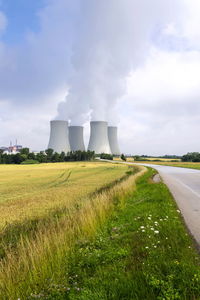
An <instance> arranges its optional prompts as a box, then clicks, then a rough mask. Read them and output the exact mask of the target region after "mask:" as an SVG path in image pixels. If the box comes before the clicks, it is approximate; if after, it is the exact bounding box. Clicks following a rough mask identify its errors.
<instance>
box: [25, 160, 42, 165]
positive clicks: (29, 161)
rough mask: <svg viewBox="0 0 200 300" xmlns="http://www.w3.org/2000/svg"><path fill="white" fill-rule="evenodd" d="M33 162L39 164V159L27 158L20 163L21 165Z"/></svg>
mask: <svg viewBox="0 0 200 300" xmlns="http://www.w3.org/2000/svg"><path fill="white" fill-rule="evenodd" d="M35 164H39V161H38V160H35V159H27V160H25V161H23V162H22V163H21V165H35Z"/></svg>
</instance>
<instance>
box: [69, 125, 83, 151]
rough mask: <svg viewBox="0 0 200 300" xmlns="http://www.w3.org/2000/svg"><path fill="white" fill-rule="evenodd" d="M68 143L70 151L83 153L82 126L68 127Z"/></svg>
mask: <svg viewBox="0 0 200 300" xmlns="http://www.w3.org/2000/svg"><path fill="white" fill-rule="evenodd" d="M69 143H70V148H71V151H78V150H81V151H85V145H84V140H83V127H82V126H70V127H69Z"/></svg>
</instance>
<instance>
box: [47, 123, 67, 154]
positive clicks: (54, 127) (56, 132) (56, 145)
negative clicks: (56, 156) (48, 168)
mask: <svg viewBox="0 0 200 300" xmlns="http://www.w3.org/2000/svg"><path fill="white" fill-rule="evenodd" d="M50 128H51V129H50V139H49V145H48V149H53V150H54V152H57V153H61V152H65V153H68V152H70V151H71V148H70V144H69V128H68V122H67V121H60V120H55V121H51V122H50Z"/></svg>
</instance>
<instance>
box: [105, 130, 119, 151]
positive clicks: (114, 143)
mask: <svg viewBox="0 0 200 300" xmlns="http://www.w3.org/2000/svg"><path fill="white" fill-rule="evenodd" d="M108 139H109V143H110V149H111V152H112V154H113V155H120V154H121V153H120V149H119V144H118V137H117V127H113V126H109V127H108Z"/></svg>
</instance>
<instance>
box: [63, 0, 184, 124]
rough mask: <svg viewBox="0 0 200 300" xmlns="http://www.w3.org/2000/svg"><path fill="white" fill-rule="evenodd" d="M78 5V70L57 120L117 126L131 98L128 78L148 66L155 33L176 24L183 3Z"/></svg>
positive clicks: (112, 0)
mask: <svg viewBox="0 0 200 300" xmlns="http://www.w3.org/2000/svg"><path fill="white" fill-rule="evenodd" d="M73 1H76V2H77V7H78V8H79V9H78V10H77V15H76V18H75V22H74V24H73V26H74V28H75V30H74V36H73V42H72V45H73V46H72V49H71V53H72V55H71V64H72V71H71V72H70V74H69V76H68V78H67V82H68V86H69V91H68V95H67V96H66V99H65V101H64V102H62V103H60V105H59V107H58V116H57V118H61V119H63V118H64V119H66V118H67V119H69V120H71V122H72V123H73V124H83V123H84V122H86V121H87V120H88V119H89V118H91V119H92V120H107V121H109V122H111V123H116V122H117V121H118V116H117V115H116V112H115V111H116V105H117V100H118V99H120V98H121V97H122V96H123V95H124V94H125V93H126V78H127V77H128V75H129V74H130V72H131V71H132V70H134V69H135V68H137V66H139V65H141V63H143V62H144V60H145V58H146V56H147V55H148V51H149V49H150V47H149V44H150V43H152V39H153V37H154V34H156V32H155V29H156V28H160V29H162V28H165V26H166V24H169V23H171V22H173V20H174V12H175V11H176V6H177V5H178V4H179V1H174V0H168V1H164V0H163V1H162V0H151V1H149V0H101V1H96V0H84V1H83V0H79V1H78V0H73ZM69 2H70V1H69Z"/></svg>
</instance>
